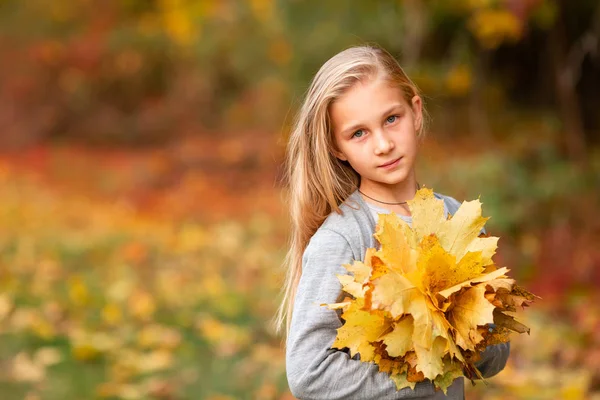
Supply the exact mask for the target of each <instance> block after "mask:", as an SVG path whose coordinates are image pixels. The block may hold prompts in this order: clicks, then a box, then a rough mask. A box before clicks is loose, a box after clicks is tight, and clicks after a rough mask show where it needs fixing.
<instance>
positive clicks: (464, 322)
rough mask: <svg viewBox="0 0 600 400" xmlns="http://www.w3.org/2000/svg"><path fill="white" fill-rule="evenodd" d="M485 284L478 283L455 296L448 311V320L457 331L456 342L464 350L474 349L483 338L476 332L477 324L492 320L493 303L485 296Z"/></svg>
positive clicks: (487, 322) (491, 321)
mask: <svg viewBox="0 0 600 400" xmlns="http://www.w3.org/2000/svg"><path fill="white" fill-rule="evenodd" d="M484 295H485V286H484V285H478V286H474V287H472V288H470V289H467V290H465V291H463V292H462V293H461V294H459V295H458V296H456V297H455V299H454V307H453V308H452V310H450V311H449V313H448V321H449V322H450V324H452V326H454V327H455V328H456V330H457V332H458V334H457V335H456V344H458V345H459V346H460V347H462V348H463V349H465V350H475V345H476V344H477V343H479V342H480V341H481V340H483V337H482V336H481V335H480V334H479V333H478V332H477V326H478V325H485V324H489V323H493V322H494V314H493V313H494V308H495V307H494V305H493V304H492V303H490V302H489V301H488V300H487V299H486V298H485V296H484Z"/></svg>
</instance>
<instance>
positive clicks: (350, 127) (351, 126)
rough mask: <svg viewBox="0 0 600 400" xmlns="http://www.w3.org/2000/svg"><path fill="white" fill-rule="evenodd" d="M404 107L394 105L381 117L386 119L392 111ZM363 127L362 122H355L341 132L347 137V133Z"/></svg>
mask: <svg viewBox="0 0 600 400" xmlns="http://www.w3.org/2000/svg"><path fill="white" fill-rule="evenodd" d="M403 107H404V105H403V104H402V103H397V104H393V105H392V106H391V107H389V108H388V109H387V110H385V111H384V112H383V113H382V114H381V117H382V118H384V117H386V116H387V115H388V114H390V113H391V112H392V111H394V110H396V109H398V108H403ZM362 125H364V124H362V123H360V122H355V123H352V125H350V126H348V127H347V128H344V129H343V130H342V132H341V134H342V135H345V134H346V133H350V132H354V131H355V130H356V129H358V128H360V127H361V126H362Z"/></svg>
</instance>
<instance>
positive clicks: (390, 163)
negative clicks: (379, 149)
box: [379, 157, 402, 169]
mask: <svg viewBox="0 0 600 400" xmlns="http://www.w3.org/2000/svg"><path fill="white" fill-rule="evenodd" d="M401 159H402V157H400V158H398V159H396V160H394V161H391V162H389V163H387V164H383V165H380V166H379V168H386V169H387V168H393V167H395V166H396V165H398V163H399V162H400V160H401Z"/></svg>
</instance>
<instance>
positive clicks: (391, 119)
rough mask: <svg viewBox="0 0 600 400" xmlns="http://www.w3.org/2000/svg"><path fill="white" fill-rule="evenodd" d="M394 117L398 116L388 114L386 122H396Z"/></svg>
mask: <svg viewBox="0 0 600 400" xmlns="http://www.w3.org/2000/svg"><path fill="white" fill-rule="evenodd" d="M396 118H398V116H397V115H390V116H389V117H387V120H386V121H387V122H389V123H390V124H392V123H394V122H396Z"/></svg>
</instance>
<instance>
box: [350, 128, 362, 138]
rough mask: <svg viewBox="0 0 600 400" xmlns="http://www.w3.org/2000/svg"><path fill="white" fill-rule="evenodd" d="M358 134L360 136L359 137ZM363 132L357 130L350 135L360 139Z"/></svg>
mask: <svg viewBox="0 0 600 400" xmlns="http://www.w3.org/2000/svg"><path fill="white" fill-rule="evenodd" d="M359 133H360V135H359ZM362 134H363V131H362V130H358V131H356V132H354V135H352V137H362Z"/></svg>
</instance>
